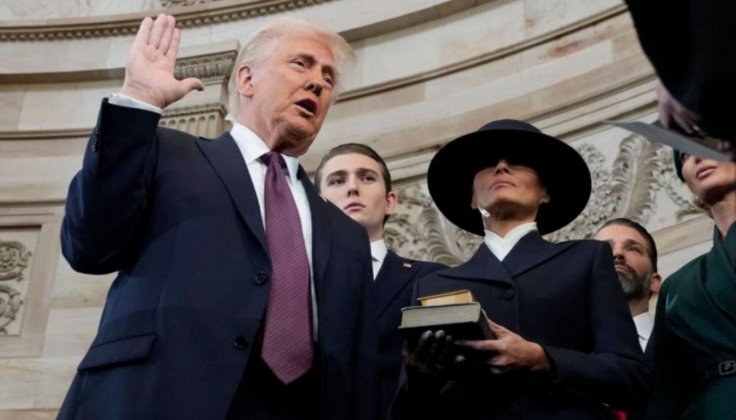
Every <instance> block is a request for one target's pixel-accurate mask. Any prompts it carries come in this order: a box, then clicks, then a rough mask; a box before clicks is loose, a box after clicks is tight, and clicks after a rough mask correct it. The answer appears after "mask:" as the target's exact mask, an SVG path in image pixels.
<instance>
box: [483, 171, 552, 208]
mask: <svg viewBox="0 0 736 420" xmlns="http://www.w3.org/2000/svg"><path fill="white" fill-rule="evenodd" d="M548 200H549V197H547V193H546V192H545V189H544V187H542V184H541V183H540V182H539V176H538V175H537V172H536V171H535V170H534V169H532V168H529V167H527V166H522V165H510V164H509V163H508V162H506V160H503V159H502V160H501V161H499V162H498V164H496V166H494V167H489V168H485V169H483V170H480V171H478V173H476V174H475V179H474V180H473V203H472V206H473V208H482V209H485V210H488V211H489V212H490V213H491V214H493V213H499V212H501V213H503V212H508V211H512V212H515V211H522V212H524V213H531V212H534V213H535V214H536V212H537V210H538V209H539V206H540V205H541V204H542V203H544V202H546V201H548Z"/></svg>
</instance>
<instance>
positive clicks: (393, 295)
mask: <svg viewBox="0 0 736 420" xmlns="http://www.w3.org/2000/svg"><path fill="white" fill-rule="evenodd" d="M315 184H316V185H317V188H318V190H319V191H320V193H321V194H322V196H324V197H325V198H326V199H328V200H329V201H331V202H332V203H333V204H335V205H336V206H337V207H339V208H340V209H341V210H342V211H344V212H345V213H346V214H347V215H349V216H350V217H352V218H353V220H355V221H356V222H358V223H360V224H361V225H362V226H363V227H364V228H365V230H366V231H367V232H368V237H369V239H370V241H371V255H372V257H373V277H374V280H375V282H374V289H373V291H374V295H375V299H376V300H375V305H374V306H375V308H376V310H377V313H378V330H379V333H380V340H381V358H380V362H381V363H380V364H381V366H380V376H381V400H382V403H381V412H382V413H386V412H387V410H388V406H389V404H390V403H391V401H392V400H393V397H394V394H395V393H396V385H397V381H398V377H399V371H400V370H401V350H402V347H403V343H404V340H403V339H402V337H401V335H400V334H399V330H398V326H399V324H400V323H401V308H403V307H405V306H409V305H410V304H411V290H412V287H413V285H414V283H415V282H416V281H417V280H418V279H419V278H421V277H423V276H425V275H427V274H429V273H432V272H434V271H437V270H440V269H443V268H446V266H444V265H442V264H437V263H432V262H424V261H415V260H409V259H406V258H402V257H400V256H398V255H396V253H394V252H393V251H391V250H389V249H387V248H386V243H385V242H384V240H383V227H384V224H385V223H386V220H387V219H388V217H389V216H390V215H391V214H393V212H394V210H395V209H396V205H397V204H398V197H397V195H396V192H394V191H393V190H392V189H391V174H390V173H389V171H388V167H387V166H386V162H384V161H383V159H382V158H381V156H380V155H379V154H378V153H376V151H375V150H373V149H372V148H370V147H368V146H366V145H363V144H357V143H347V144H343V145H340V146H337V147H335V148H333V149H331V150H330V151H329V152H327V154H326V155H325V156H324V157H323V158H322V161H321V162H320V164H319V167H318V168H317V173H316V175H315Z"/></svg>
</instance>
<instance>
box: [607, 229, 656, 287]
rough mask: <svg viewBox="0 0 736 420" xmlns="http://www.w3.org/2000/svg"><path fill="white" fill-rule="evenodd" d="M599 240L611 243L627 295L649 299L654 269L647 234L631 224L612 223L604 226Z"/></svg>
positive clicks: (617, 269)
mask: <svg viewBox="0 0 736 420" xmlns="http://www.w3.org/2000/svg"><path fill="white" fill-rule="evenodd" d="M595 239H597V240H599V241H606V242H608V244H609V245H611V249H612V250H613V259H614V263H615V267H616V274H618V279H619V280H620V281H621V286H622V287H623V289H624V293H625V294H626V298H627V299H629V300H634V299H641V298H644V297H647V298H648V297H649V294H650V292H651V291H652V290H651V282H652V276H653V275H654V272H653V268H652V262H651V260H650V259H649V252H648V251H647V243H646V240H645V239H644V237H643V236H641V235H640V234H639V232H637V231H636V230H635V229H632V228H630V227H628V226H623V225H610V226H606V227H604V228H603V229H601V230H600V231H599V232H598V233H597V234H596V235H595Z"/></svg>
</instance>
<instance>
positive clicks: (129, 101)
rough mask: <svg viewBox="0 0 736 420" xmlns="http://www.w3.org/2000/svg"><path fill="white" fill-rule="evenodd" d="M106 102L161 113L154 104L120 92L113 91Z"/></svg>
mask: <svg viewBox="0 0 736 420" xmlns="http://www.w3.org/2000/svg"><path fill="white" fill-rule="evenodd" d="M107 102H108V103H110V104H113V105H117V106H124V107H127V108H135V109H140V110H143V111H151V112H155V113H157V114H161V112H162V111H161V108H159V107H157V106H155V105H151V104H149V103H146V102H143V101H140V100H138V99H135V98H131V97H130V96H128V95H124V94H122V93H113V94H112V95H111V96H110V99H109V100H108V101H107Z"/></svg>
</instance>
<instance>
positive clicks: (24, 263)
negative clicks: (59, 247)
mask: <svg viewBox="0 0 736 420" xmlns="http://www.w3.org/2000/svg"><path fill="white" fill-rule="evenodd" d="M30 257H31V252H30V251H28V250H27V249H26V247H25V245H23V244H22V243H20V242H17V241H3V240H2V239H0V335H8V330H7V327H8V325H10V323H12V322H14V321H16V318H17V317H18V312H19V310H20V307H21V305H22V304H23V300H24V297H23V293H22V291H21V290H18V289H17V288H16V287H14V286H15V284H16V283H20V282H21V281H23V280H24V279H25V275H24V271H25V270H26V268H27V267H28V260H29V259H30Z"/></svg>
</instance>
